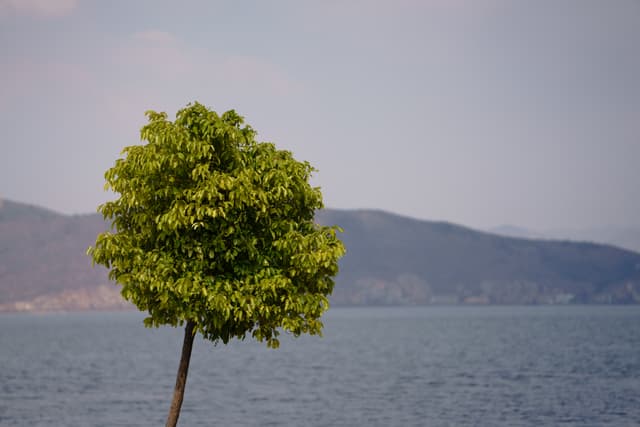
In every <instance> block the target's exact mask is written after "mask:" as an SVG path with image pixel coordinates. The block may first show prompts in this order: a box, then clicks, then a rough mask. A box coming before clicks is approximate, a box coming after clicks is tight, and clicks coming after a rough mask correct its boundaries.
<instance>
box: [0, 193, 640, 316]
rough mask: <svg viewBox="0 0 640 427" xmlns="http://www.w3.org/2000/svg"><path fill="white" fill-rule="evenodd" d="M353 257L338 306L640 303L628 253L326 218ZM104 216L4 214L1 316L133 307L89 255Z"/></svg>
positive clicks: (29, 209)
mask: <svg viewBox="0 0 640 427" xmlns="http://www.w3.org/2000/svg"><path fill="white" fill-rule="evenodd" d="M317 220H318V222H320V223H324V224H338V225H340V226H341V227H342V228H343V229H344V233H343V234H342V236H341V238H342V239H343V241H344V242H345V245H346V247H347V255H346V256H345V257H344V258H343V259H342V260H341V264H340V265H341V272H340V275H339V276H338V278H337V285H336V288H335V292H334V295H333V296H332V302H333V303H334V304H356V305H358V304H441V303H468V304H472V303H473V304H486V303H492V304H545V303H567V302H581V303H608V302H614V303H638V302H640V254H637V253H633V252H630V251H626V250H622V249H619V248H615V247H611V246H604V245H596V244H588V243H571V242H560V241H537V240H527V239H517V238H507V237H500V236H497V235H493V234H489V233H483V232H478V231H475V230H471V229H468V228H464V227H460V226H456V225H453V224H448V223H442V222H429V221H420V220H416V219H411V218H406V217H401V216H397V215H393V214H389V213H384V212H379V211H364V210H363V211H341V210H325V211H322V212H319V213H318V216H317ZM105 228H106V224H105V223H104V221H103V220H102V217H101V216H99V215H98V214H92V215H80V216H65V215H59V214H56V213H54V212H51V211H47V210H44V209H41V208H38V207H33V206H27V205H24V204H20V203H15V202H10V201H4V202H3V203H2V205H0V310H4V311H7V310H27V311H28V310H60V309H113V308H122V307H127V305H126V304H124V303H123V302H122V300H121V299H120V297H119V295H118V290H119V288H118V287H117V286H115V285H113V284H109V283H108V281H107V274H106V271H105V270H104V269H103V268H100V267H96V268H92V267H91V263H90V260H89V258H88V257H87V256H86V255H85V251H86V249H87V247H88V246H89V245H91V244H92V243H93V242H94V241H95V237H96V235H97V234H98V233H99V232H101V231H102V230H104V229H105Z"/></svg>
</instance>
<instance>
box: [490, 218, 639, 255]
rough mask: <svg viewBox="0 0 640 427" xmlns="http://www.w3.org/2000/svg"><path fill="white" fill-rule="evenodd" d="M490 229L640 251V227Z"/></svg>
mask: <svg viewBox="0 0 640 427" xmlns="http://www.w3.org/2000/svg"><path fill="white" fill-rule="evenodd" d="M488 231H489V232H490V233H494V234H498V235H501V236H507V237H522V238H527V239H547V240H550V239H555V240H572V241H577V242H596V243H604V244H609V245H613V246H618V247H620V248H623V249H628V250H630V251H634V252H638V253H640V228H632V227H599V228H585V229H567V230H562V229H552V230H545V231H534V230H528V229H526V228H522V227H516V226H511V225H502V226H499V227H494V228H491V229H489V230H488Z"/></svg>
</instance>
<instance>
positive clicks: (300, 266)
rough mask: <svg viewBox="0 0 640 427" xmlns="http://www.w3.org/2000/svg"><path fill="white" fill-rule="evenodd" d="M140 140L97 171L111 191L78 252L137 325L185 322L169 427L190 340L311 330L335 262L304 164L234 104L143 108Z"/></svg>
mask: <svg viewBox="0 0 640 427" xmlns="http://www.w3.org/2000/svg"><path fill="white" fill-rule="evenodd" d="M146 115H147V117H148V123H147V124H146V125H145V126H144V127H143V128H142V130H141V138H142V140H143V141H147V143H146V144H143V145H135V146H130V147H126V148H125V149H124V150H123V152H122V155H123V158H120V159H118V160H116V162H115V166H114V167H112V168H111V169H109V170H108V171H107V172H106V173H105V179H106V184H105V188H107V189H111V190H113V191H114V192H115V193H116V194H118V195H119V197H118V198H117V199H116V200H113V201H109V202H107V203H105V204H103V205H101V206H100V207H99V211H100V212H101V213H102V214H103V215H104V217H105V219H109V220H111V221H112V228H111V231H108V232H105V233H102V234H100V235H99V236H98V237H97V240H96V243H95V246H94V247H91V248H89V250H88V253H89V255H90V256H91V257H92V258H93V261H94V263H97V264H102V265H104V266H106V267H107V268H108V269H109V270H110V272H109V277H110V278H111V279H112V280H115V281H116V282H117V283H119V284H121V285H122V295H123V297H124V298H126V299H127V300H129V301H131V302H133V303H134V304H135V305H136V306H137V307H138V309H140V310H141V311H146V312H148V314H149V315H148V317H147V318H145V320H144V323H145V325H146V326H150V327H151V326H154V327H157V326H160V325H171V326H174V327H176V326H185V335H184V342H183V348H182V356H181V361H180V365H179V369H178V376H177V380H176V387H175V390H174V397H173V401H172V404H171V409H170V412H169V417H168V420H167V426H175V425H176V423H177V421H178V416H179V414H180V407H181V405H182V398H183V395H184V387H185V384H186V378H187V372H188V368H189V360H190V355H191V348H192V345H193V339H194V336H195V335H196V334H197V333H200V334H201V335H202V336H203V337H204V338H205V339H208V340H211V341H214V342H218V341H222V342H223V343H225V344H226V343H227V342H228V341H229V340H230V339H232V338H238V339H244V338H245V336H246V335H247V334H250V336H252V337H254V338H255V339H257V340H259V341H264V342H266V344H267V346H269V347H272V348H277V347H278V345H279V341H278V335H279V332H280V331H288V332H289V333H291V334H293V335H294V336H299V335H300V334H303V333H308V334H320V333H321V332H322V322H321V321H320V317H321V315H322V313H323V312H324V311H325V310H327V308H328V306H329V302H328V299H327V296H328V295H329V294H330V293H331V291H332V289H333V286H334V281H333V277H334V276H335V275H336V273H337V272H338V259H339V258H340V257H341V256H342V255H343V254H344V252H345V249H344V246H343V245H342V242H341V241H340V240H339V239H338V238H337V236H336V231H337V230H338V228H337V227H327V226H319V225H317V224H315V222H314V214H315V211H316V210H317V209H320V208H322V195H321V192H320V190H319V188H316V187H312V186H311V185H310V184H309V178H310V176H311V173H312V172H313V171H314V169H313V168H312V167H311V165H310V164H309V163H307V162H299V161H297V160H295V159H294V158H293V156H292V154H291V153H290V152H288V151H283V150H277V149H276V147H275V146H274V145H273V144H271V143H264V142H256V140H255V136H256V132H255V131H254V130H253V129H252V128H251V127H249V126H248V125H245V124H244V121H243V118H242V117H241V116H239V115H238V114H236V112H235V111H227V112H226V113H224V114H222V115H218V114H217V113H216V112H214V111H211V110H209V109H208V108H206V107H205V106H203V105H201V104H199V103H194V104H189V105H187V107H186V108H184V109H182V110H180V111H178V113H177V114H176V119H175V121H173V122H172V121H169V120H167V114H166V113H157V112H154V111H148V112H147V113H146Z"/></svg>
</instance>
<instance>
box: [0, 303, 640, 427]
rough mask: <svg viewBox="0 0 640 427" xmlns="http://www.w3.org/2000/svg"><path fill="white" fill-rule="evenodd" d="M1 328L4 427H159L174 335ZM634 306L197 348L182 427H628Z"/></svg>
mask: <svg viewBox="0 0 640 427" xmlns="http://www.w3.org/2000/svg"><path fill="white" fill-rule="evenodd" d="M142 318H143V316H142V315H141V314H140V313H137V312H130V313H79V314H47V315H14V314H4V315H0V425H1V426H7V427H12V426H30V427H33V426H78V427H80V426H82V427H88V426H105V427H106V426H159V425H164V422H165V417H166V414H167V412H168V409H169V404H170V400H171V395H172V392H173V385H174V382H175V374H176V370H177V368H178V361H179V357H180V349H181V345H182V330H176V329H173V328H168V327H165V328H159V329H146V328H144V327H143V326H142ZM639 326H640V306H544V307H542V306H540V307H410V308H332V309H331V310H330V311H329V312H328V313H327V314H326V316H325V333H324V337H322V338H319V337H306V336H305V337H301V338H298V339H294V338H288V337H283V339H282V340H281V347H280V349H278V350H270V349H267V348H266V346H265V345H264V344H260V343H256V342H254V341H250V340H247V341H244V342H239V341H235V342H232V343H230V344H229V345H227V346H225V345H222V344H220V345H217V346H214V345H213V344H212V343H210V342H208V341H204V340H202V339H201V338H198V339H196V342H195V344H194V350H193V356H192V362H191V367H190V371H189V378H188V381H187V389H186V393H185V401H184V404H183V408H182V414H181V417H180V421H179V423H178V424H179V425H181V426H212V425H218V426H556V425H560V426H638V425H640V327H639Z"/></svg>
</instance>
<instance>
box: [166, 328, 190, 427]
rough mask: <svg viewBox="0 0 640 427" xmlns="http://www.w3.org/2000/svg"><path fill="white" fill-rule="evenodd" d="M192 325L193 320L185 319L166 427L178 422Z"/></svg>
mask: <svg viewBox="0 0 640 427" xmlns="http://www.w3.org/2000/svg"><path fill="white" fill-rule="evenodd" d="M194 327H195V323H194V322H192V321H190V320H189V321H187V326H186V328H185V330H184V341H183V343H182V356H181V357H180V366H179V367H178V376H177V377H176V387H175V389H174V390H173V400H172V401H171V408H170V409H169V416H168V417H167V424H166V427H176V424H178V417H179V416H180V408H181V407H182V398H183V397H184V387H185V385H186V384H187V373H188V372H189V361H190V360H191V349H192V348H193V338H194V334H193V329H194Z"/></svg>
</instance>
